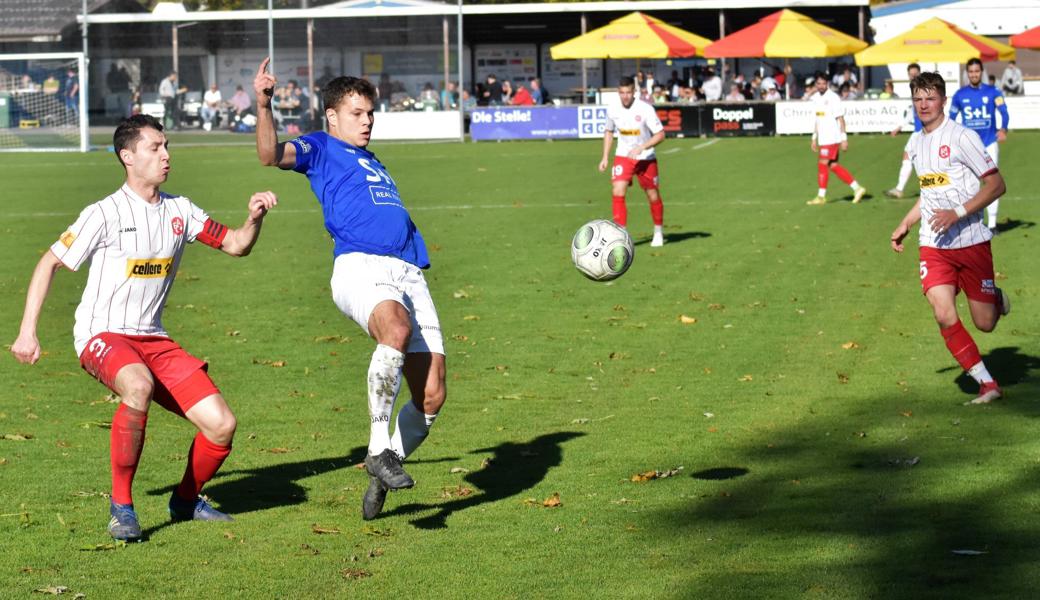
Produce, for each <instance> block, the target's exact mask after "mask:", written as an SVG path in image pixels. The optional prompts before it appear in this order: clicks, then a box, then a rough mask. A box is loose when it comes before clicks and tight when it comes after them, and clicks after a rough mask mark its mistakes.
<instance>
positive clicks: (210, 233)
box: [195, 219, 228, 249]
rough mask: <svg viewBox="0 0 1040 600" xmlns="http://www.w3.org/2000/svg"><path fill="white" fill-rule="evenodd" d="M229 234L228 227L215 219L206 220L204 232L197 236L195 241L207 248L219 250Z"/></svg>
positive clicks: (203, 226)
mask: <svg viewBox="0 0 1040 600" xmlns="http://www.w3.org/2000/svg"><path fill="white" fill-rule="evenodd" d="M227 233H228V228H227V225H224V224H223V223H218V222H216V221H214V220H213V219H206V222H205V224H203V225H202V231H201V232H199V235H197V236H195V239H196V240H197V241H200V242H202V243H203V244H206V245H207V246H210V247H213V248H217V249H219V248H220V245H221V244H222V243H223V242H224V238H225V237H227Z"/></svg>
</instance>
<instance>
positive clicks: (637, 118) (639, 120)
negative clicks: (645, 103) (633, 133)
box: [636, 115, 643, 123]
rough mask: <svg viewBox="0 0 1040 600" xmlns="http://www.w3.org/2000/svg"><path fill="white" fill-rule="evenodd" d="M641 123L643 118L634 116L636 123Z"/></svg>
mask: <svg viewBox="0 0 1040 600" xmlns="http://www.w3.org/2000/svg"><path fill="white" fill-rule="evenodd" d="M642 121H643V117H642V116H641V115H636V123H641V122H642Z"/></svg>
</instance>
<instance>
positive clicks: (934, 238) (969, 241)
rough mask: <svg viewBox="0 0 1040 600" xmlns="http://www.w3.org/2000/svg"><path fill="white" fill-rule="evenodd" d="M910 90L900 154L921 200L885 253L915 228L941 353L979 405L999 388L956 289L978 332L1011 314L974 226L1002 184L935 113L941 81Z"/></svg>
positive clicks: (979, 150) (964, 132)
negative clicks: (967, 379) (913, 127)
mask: <svg viewBox="0 0 1040 600" xmlns="http://www.w3.org/2000/svg"><path fill="white" fill-rule="evenodd" d="M910 91H911V93H912V94H913V100H914V109H915V110H916V111H917V116H918V117H920V119H921V124H922V125H923V127H922V129H921V131H918V132H915V133H914V134H913V135H912V136H911V137H910V142H909V143H908V144H907V146H906V149H907V154H908V155H909V156H910V160H911V161H913V163H914V169H915V170H916V171H917V176H918V179H919V181H920V185H921V197H920V198H918V200H917V203H916V204H915V205H914V207H913V208H912V209H910V212H908V213H907V214H906V216H905V217H903V220H902V221H900V223H899V226H898V227H896V229H895V231H893V232H892V237H891V243H892V249H893V250H895V251H896V252H902V251H903V238H905V237H906V236H907V234H908V233H909V232H910V227H911V226H913V225H914V224H915V223H917V222H919V221H922V225H921V228H920V237H919V242H918V244H919V246H920V259H921V286H922V288H923V289H924V295H925V297H926V298H928V302H929V303H930V304H931V305H932V311H933V312H934V313H935V320H936V321H937V322H938V323H939V331H940V333H942V336H943V339H944V340H946V348H947V349H949V351H950V354H952V355H953V357H954V358H955V359H956V360H957V362H958V363H959V364H960V365H961V367H962V368H963V369H964V370H965V371H967V372H968V374H969V375H971V376H972V378H974V379H975V381H977V382H978V383H979V394H978V396H977V397H976V398H975V399H974V400H972V401H970V402H969V403H970V404H985V403H988V402H991V401H993V400H996V399H997V398H1000V396H1001V391H1000V387H999V386H998V385H997V382H996V381H994V380H993V377H992V376H991V375H990V373H989V371H988V370H987V369H986V365H985V364H984V363H983V362H982V356H981V355H980V354H979V348H978V346H976V345H975V341H974V340H973V339H972V337H971V334H970V333H968V331H967V330H966V329H965V328H964V325H962V324H961V321H960V317H959V316H958V315H957V304H956V297H957V292H958V291H959V290H964V295H965V296H967V297H968V310H969V311H970V312H971V320H972V321H973V322H974V323H975V327H976V328H977V329H978V330H979V331H983V332H989V331H993V328H994V327H996V326H997V321H998V320H999V319H1000V317H1001V316H1003V315H1006V314H1008V313H1009V312H1010V311H1011V301H1010V299H1009V298H1008V297H1007V296H1006V295H1004V293H1003V292H1002V291H1001V289H1000V288H998V287H997V286H996V285H995V284H994V283H993V254H992V253H991V252H990V239H992V238H993V234H992V233H991V232H990V230H989V228H988V227H986V225H985V223H983V219H982V209H983V208H985V207H986V206H987V205H989V203H991V202H993V201H994V200H995V199H997V198H999V197H1000V196H1001V195H1002V194H1003V193H1004V191H1005V185H1004V178H1003V177H1001V175H1000V172H999V171H998V170H997V167H996V165H995V164H994V163H993V159H992V158H990V156H989V154H987V153H986V148H985V147H984V146H983V145H982V140H981V139H980V138H979V136H978V135H977V134H976V133H975V132H974V131H971V130H970V129H967V128H966V127H964V126H962V125H960V124H959V123H956V122H955V121H954V120H953V119H951V118H948V117H947V116H946V115H945V114H943V108H944V106H945V105H946V82H945V81H943V78H942V76H941V75H939V74H938V73H921V74H920V75H918V76H917V77H915V78H914V79H913V81H911V82H910ZM980 180H981V182H982V185H981V186H980V185H979V181H980ZM966 404H968V403H966Z"/></svg>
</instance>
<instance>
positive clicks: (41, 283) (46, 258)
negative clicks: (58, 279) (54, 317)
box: [11, 250, 62, 364]
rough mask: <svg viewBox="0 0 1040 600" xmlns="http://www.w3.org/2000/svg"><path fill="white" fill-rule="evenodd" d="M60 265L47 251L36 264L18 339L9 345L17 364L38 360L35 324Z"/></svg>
mask: <svg viewBox="0 0 1040 600" xmlns="http://www.w3.org/2000/svg"><path fill="white" fill-rule="evenodd" d="M61 266H62V263H61V261H60V260H58V257H57V256H55V255H54V253H53V252H51V251H50V250H48V251H47V252H45V253H44V255H43V256H42V257H41V258H40V262H38V263H36V269H35V270H33V274H32V279H31V280H30V281H29V291H28V293H27V294H26V296H25V313H24V314H23V315H22V326H21V329H19V331H18V339H16V340H15V341H14V343H13V344H11V354H14V357H15V358H16V359H18V362H21V363H29V364H35V363H36V361H38V360H40V340H39V339H38V338H37V337H36V324H37V323H38V322H39V320H40V311H42V310H43V301H44V300H46V299H47V292H49V291H50V289H51V281H53V280H54V274H55V273H57V272H58V269H60V268H61Z"/></svg>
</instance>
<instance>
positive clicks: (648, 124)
mask: <svg viewBox="0 0 1040 600" xmlns="http://www.w3.org/2000/svg"><path fill="white" fill-rule="evenodd" d="M615 131H617V136H618V144H617V152H616V154H615V156H614V166H613V168H612V169H611V171H610V185H611V192H612V194H613V198H612V202H613V211H614V222H615V223H617V224H618V225H620V226H622V227H625V226H626V223H627V222H628V208H627V207H626V206H625V193H626V192H627V191H628V187H629V186H630V185H632V178H633V177H635V178H636V179H638V180H639V186H640V187H641V188H643V191H645V192H646V199H647V200H648V201H649V202H650V217H651V218H652V219H653V221H654V237H653V238H652V239H651V240H650V245H651V246H653V247H659V246H663V245H664V203H663V202H662V201H661V192H660V190H658V183H659V181H658V171H657V156H656V155H655V154H654V146H656V145H658V144H660V143H661V141H662V140H664V125H662V124H661V119H659V118H658V117H657V111H656V110H654V107H653V106H650V105H649V104H647V103H646V102H643V101H642V100H638V99H637V98H636V83H635V80H633V79H632V78H631V77H622V78H621V80H620V82H619V83H618V101H617V102H612V103H611V104H609V105H607V122H606V127H605V128H604V132H603V158H602V159H600V161H599V170H600V172H601V173H602V172H603V171H606V170H607V164H608V159H609V156H610V148H611V146H613V145H614V132H615Z"/></svg>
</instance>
